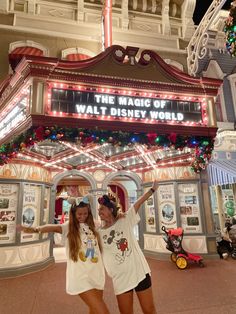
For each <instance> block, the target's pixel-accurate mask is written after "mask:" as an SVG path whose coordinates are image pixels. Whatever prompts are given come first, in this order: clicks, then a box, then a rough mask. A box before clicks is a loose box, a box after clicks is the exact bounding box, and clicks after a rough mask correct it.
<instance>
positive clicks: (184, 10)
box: [181, 0, 196, 40]
mask: <svg viewBox="0 0 236 314" xmlns="http://www.w3.org/2000/svg"><path fill="white" fill-rule="evenodd" d="M195 6H196V0H184V2H183V4H182V7H181V17H182V29H183V39H185V40H188V39H190V38H191V37H192V36H193V34H194V31H195V28H194V22H193V13H194V10H195Z"/></svg>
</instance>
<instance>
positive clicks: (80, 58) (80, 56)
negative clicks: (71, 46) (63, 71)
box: [66, 53, 91, 61]
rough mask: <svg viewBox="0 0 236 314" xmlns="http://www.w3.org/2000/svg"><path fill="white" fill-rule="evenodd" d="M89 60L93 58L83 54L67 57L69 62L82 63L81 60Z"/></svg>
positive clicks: (73, 54) (72, 54)
mask: <svg viewBox="0 0 236 314" xmlns="http://www.w3.org/2000/svg"><path fill="white" fill-rule="evenodd" d="M89 58H91V57H90V56H88V55H84V54H82V53H71V54H69V55H67V56H66V59H67V60H68V61H81V60H86V59H89Z"/></svg>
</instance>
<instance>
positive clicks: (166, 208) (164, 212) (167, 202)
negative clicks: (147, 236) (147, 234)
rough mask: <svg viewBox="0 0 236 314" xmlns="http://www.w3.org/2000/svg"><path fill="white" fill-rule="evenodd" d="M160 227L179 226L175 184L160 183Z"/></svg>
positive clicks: (158, 195)
mask: <svg viewBox="0 0 236 314" xmlns="http://www.w3.org/2000/svg"><path fill="white" fill-rule="evenodd" d="M157 200H158V217H159V229H160V232H162V231H161V227H162V226H164V227H166V228H167V229H170V228H177V220H176V205H175V204H176V201H175V191H174V184H163V185H159V186H158V189H157Z"/></svg>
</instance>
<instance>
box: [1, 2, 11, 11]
mask: <svg viewBox="0 0 236 314" xmlns="http://www.w3.org/2000/svg"><path fill="white" fill-rule="evenodd" d="M7 12H9V0H1V1H0V13H7Z"/></svg>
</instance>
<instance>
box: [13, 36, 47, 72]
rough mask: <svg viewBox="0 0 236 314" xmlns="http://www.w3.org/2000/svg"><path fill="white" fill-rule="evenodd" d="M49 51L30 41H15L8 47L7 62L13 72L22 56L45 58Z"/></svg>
mask: <svg viewBox="0 0 236 314" xmlns="http://www.w3.org/2000/svg"><path fill="white" fill-rule="evenodd" d="M48 55H49V51H48V49H47V48H46V47H44V46H43V45H41V44H39V43H36V42H34V41H32V40H24V41H15V42H13V43H11V44H10V45H9V62H10V64H11V67H12V69H13V70H14V69H15V67H16V66H17V64H18V63H19V62H20V60H21V59H22V57H23V56H38V57H47V56H48Z"/></svg>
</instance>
